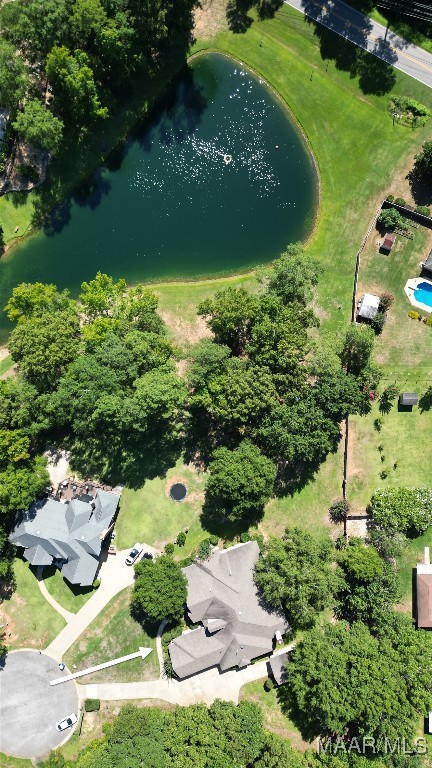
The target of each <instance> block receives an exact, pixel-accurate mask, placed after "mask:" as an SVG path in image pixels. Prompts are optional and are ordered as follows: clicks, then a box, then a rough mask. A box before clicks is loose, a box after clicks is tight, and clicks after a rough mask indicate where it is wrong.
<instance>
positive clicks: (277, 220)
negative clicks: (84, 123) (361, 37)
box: [0, 54, 317, 340]
mask: <svg viewBox="0 0 432 768" xmlns="http://www.w3.org/2000/svg"><path fill="white" fill-rule="evenodd" d="M316 189H317V179H316V174H315V170H314V168H313V164H312V161H311V158H310V155H309V153H308V151H307V149H306V147H305V145H304V143H303V140H302V139H301V137H300V136H299V133H298V131H297V130H296V128H295V127H294V126H293V124H292V122H291V121H290V119H289V116H288V114H287V112H286V111H285V110H284V109H283V108H282V106H281V104H280V103H279V102H278V100H277V99H276V98H275V97H274V96H273V94H272V93H271V92H270V91H269V90H268V88H267V87H266V86H265V85H264V83H262V81H261V80H260V79H259V78H258V77H256V76H255V75H252V74H251V73H250V72H249V71H248V70H246V69H245V68H244V67H242V66H241V65H239V64H238V63H236V62H234V61H232V60H230V59H227V58H225V57H223V56H220V55H218V54H208V55H206V56H202V57H199V58H197V59H195V60H194V61H193V62H192V63H191V66H190V67H189V68H188V69H185V71H184V72H183V73H181V75H180V76H179V77H178V79H177V80H176V82H175V84H174V85H173V87H172V89H171V91H170V93H169V94H168V95H167V96H166V98H165V99H164V101H163V103H161V105H160V106H159V107H158V108H157V109H156V110H155V111H154V114H153V115H152V117H151V119H150V120H148V121H147V123H146V124H145V125H143V126H139V127H137V128H136V129H135V131H134V132H133V135H131V137H130V138H129V140H128V142H127V143H126V144H125V145H124V146H123V147H122V148H121V149H120V150H117V151H116V152H115V153H114V154H113V156H112V157H111V158H109V160H108V162H107V164H106V166H105V167H102V168H100V169H98V171H97V172H96V173H95V175H94V179H93V183H92V184H91V191H90V193H89V194H87V195H86V194H85V192H83V190H81V191H80V193H77V194H76V195H73V196H71V197H69V198H67V199H66V200H65V201H64V203H63V204H62V205H61V206H60V207H59V208H58V209H57V210H56V211H54V212H53V215H52V217H51V218H50V220H49V221H48V222H47V224H46V226H45V228H44V231H42V232H40V233H38V234H36V235H35V236H33V237H32V238H30V239H29V240H28V241H27V242H25V243H24V244H23V245H21V246H19V247H17V248H15V249H14V250H13V252H12V254H11V255H10V256H9V257H6V258H4V259H2V260H0V301H1V306H4V304H5V302H6V301H7V299H8V297H9V296H10V294H11V291H12V288H13V287H14V286H15V285H17V284H18V283H20V282H22V281H28V282H34V281H36V280H39V281H42V282H50V283H55V284H56V285H57V286H58V287H59V288H69V290H70V291H71V292H72V293H73V294H74V295H76V294H77V293H78V291H79V287H80V284H81V283H82V281H83V280H88V279H91V278H92V277H93V276H94V275H95V273H96V272H97V270H101V271H103V272H106V273H108V274H110V275H112V276H113V277H115V278H119V277H124V278H125V279H126V280H127V281H128V282H129V283H133V282H139V281H146V280H158V279H159V280H164V279H172V278H193V277H198V276H205V275H216V274H221V273H227V272H235V271H236V270H242V269H245V268H247V267H251V266H254V265H256V264H259V263H262V262H265V261H269V260H271V259H273V258H275V257H276V256H277V255H278V254H279V253H280V252H281V251H282V250H283V249H284V247H285V246H286V245H287V243H289V242H294V241H296V240H301V239H303V238H305V237H306V236H307V233H308V231H309V230H310V228H311V225H312V222H313V217H314V213H315V208H316V200H317V195H316ZM9 330H10V326H9V324H8V322H7V318H6V317H5V315H4V313H2V314H1V315H0V339H3V340H4V338H5V336H6V335H7V333H8V331H9Z"/></svg>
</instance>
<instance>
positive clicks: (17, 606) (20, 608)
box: [0, 558, 65, 649]
mask: <svg viewBox="0 0 432 768" xmlns="http://www.w3.org/2000/svg"><path fill="white" fill-rule="evenodd" d="M14 571H15V578H16V590H15V592H14V594H13V595H12V597H11V599H10V600H5V601H4V602H3V603H2V606H1V608H0V613H1V614H2V621H1V623H4V619H6V621H7V627H6V632H7V636H6V643H7V645H8V646H9V647H10V648H11V649H13V648H45V647H46V646H47V645H49V643H50V642H51V641H52V640H54V638H55V637H56V636H57V635H58V633H59V632H60V631H61V630H62V629H63V627H64V625H65V622H64V620H63V619H62V617H61V616H60V615H59V614H58V613H57V611H55V610H54V608H51V606H50V605H49V603H47V601H46V600H45V598H44V597H43V595H42V593H41V591H40V589H39V586H38V583H37V580H36V576H35V573H34V571H32V570H31V569H30V567H29V565H28V563H25V562H24V561H23V560H19V559H18V558H17V559H16V560H15V563H14ZM9 632H11V633H12V634H11V636H10V637H9V634H8V633H9Z"/></svg>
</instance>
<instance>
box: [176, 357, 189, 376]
mask: <svg viewBox="0 0 432 768" xmlns="http://www.w3.org/2000/svg"><path fill="white" fill-rule="evenodd" d="M187 364H188V361H187V360H186V359H183V360H177V362H176V370H177V374H178V376H180V377H181V378H182V379H184V377H185V376H186V369H187Z"/></svg>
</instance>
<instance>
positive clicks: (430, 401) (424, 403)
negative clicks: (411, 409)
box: [418, 386, 432, 413]
mask: <svg viewBox="0 0 432 768" xmlns="http://www.w3.org/2000/svg"><path fill="white" fill-rule="evenodd" d="M418 404H419V408H420V413H423V412H424V411H430V409H431V408H432V386H431V387H428V389H427V390H426V392H425V393H424V394H423V395H422V396H421V397H420V399H419V403H418Z"/></svg>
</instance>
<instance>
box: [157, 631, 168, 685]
mask: <svg viewBox="0 0 432 768" xmlns="http://www.w3.org/2000/svg"><path fill="white" fill-rule="evenodd" d="M166 625H167V619H163V620H162V621H161V623H160V624H159V629H158V631H157V635H156V653H157V657H158V661H159V675H160V678H161V680H162V679H163V676H164V655H163V650H162V640H161V638H162V635H163V631H164V629H165V627H166Z"/></svg>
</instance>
